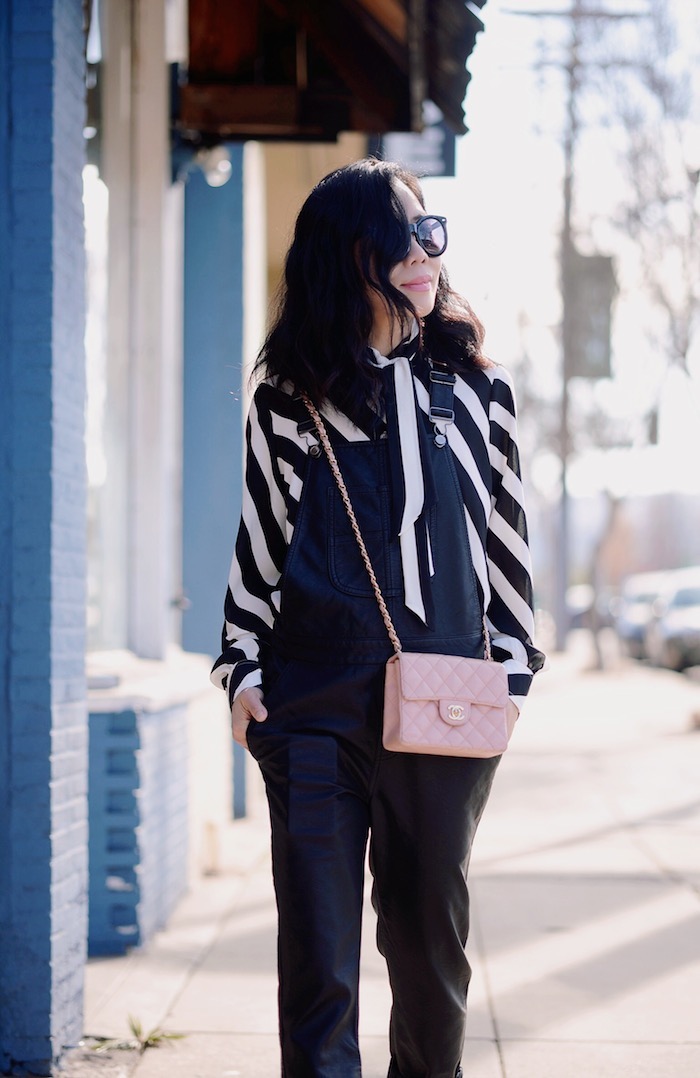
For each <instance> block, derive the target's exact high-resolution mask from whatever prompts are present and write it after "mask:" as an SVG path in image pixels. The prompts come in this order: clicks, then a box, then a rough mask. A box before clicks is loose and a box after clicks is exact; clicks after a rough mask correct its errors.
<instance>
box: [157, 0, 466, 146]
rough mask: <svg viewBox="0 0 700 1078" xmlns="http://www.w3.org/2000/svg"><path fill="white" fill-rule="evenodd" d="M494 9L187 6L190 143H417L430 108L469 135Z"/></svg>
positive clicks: (399, 2) (356, 4)
mask: <svg viewBox="0 0 700 1078" xmlns="http://www.w3.org/2000/svg"><path fill="white" fill-rule="evenodd" d="M485 3H486V0H473V2H470V3H468V4H467V3H465V2H464V0H189V62H188V66H187V71H186V76H185V79H184V81H183V82H182V84H181V86H180V90H179V95H178V97H179V100H178V104H177V111H176V118H175V122H176V126H177V128H178V130H179V131H180V134H181V136H182V137H183V138H185V139H187V140H190V141H193V142H203V143H211V142H216V141H218V140H221V139H237V138H256V139H265V138H282V139H324V140H329V139H330V140H333V139H335V138H336V137H337V135H338V133H339V132H341V131H362V132H368V133H382V132H386V131H420V130H421V128H422V111H423V102H424V101H425V100H426V99H428V100H432V101H434V102H435V104H436V105H437V106H438V107H439V108H440V109H441V111H442V113H443V115H444V117H445V120H446V122H447V124H448V125H449V126H450V128H451V129H452V130H453V131H454V132H455V133H456V134H462V133H464V132H465V131H466V130H467V128H466V125H465V122H464V110H463V101H464V97H465V94H466V89H467V83H468V82H469V78H470V76H469V72H468V71H467V68H466V63H467V60H468V58H469V56H470V54H471V52H472V50H473V48H474V43H475V40H476V35H477V34H478V32H479V31H480V30H481V29H483V24H482V22H481V19H480V18H479V15H478V9H480V8H482V7H483V6H484V4H485Z"/></svg>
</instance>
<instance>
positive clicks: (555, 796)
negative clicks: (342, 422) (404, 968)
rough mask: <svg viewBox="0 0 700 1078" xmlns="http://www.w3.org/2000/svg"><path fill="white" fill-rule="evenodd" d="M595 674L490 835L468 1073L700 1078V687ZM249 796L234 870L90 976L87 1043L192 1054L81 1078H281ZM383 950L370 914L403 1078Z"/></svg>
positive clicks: (553, 707)
mask: <svg viewBox="0 0 700 1078" xmlns="http://www.w3.org/2000/svg"><path fill="white" fill-rule="evenodd" d="M578 643H579V645H581V643H582V640H579V641H578ZM587 661H588V655H587V652H586V651H585V648H583V649H582V647H581V646H579V647H577V648H574V650H573V651H572V652H570V653H567V654H566V655H562V656H557V657H555V660H554V661H553V663H552V668H551V669H550V670H549V671H548V672H546V673H544V674H542V675H540V676H539V677H538V678H537V679H536V683H535V687H534V689H533V693H532V695H531V698H530V700H529V701H528V705H527V710H526V712H525V714H524V715H523V718H522V720H521V722H520V723H519V726H518V728H517V729H516V733H515V735H514V739H513V742H512V746H511V749H510V750H509V752H508V755H507V757H506V758H505V759H504V761H503V763H502V765H501V768H500V769H499V774H498V775H497V778H496V783H495V786H494V791H493V794H492V797H491V802H490V804H489V807H488V809H487V812H486V814H485V817H484V820H483V822H482V825H481V829H480V832H479V835H478V837H477V843H476V848H475V851H474V858H473V862H472V870H471V893H472V899H473V929H472V934H471V939H470V944H469V956H470V961H471V962H472V966H473V969H474V978H473V982H472V990H471V996H470V999H471V1005H470V1018H469V1030H468V1039H467V1043H466V1046H465V1051H464V1061H463V1063H464V1070H465V1078H550V1076H551V1078H592V1076H595V1078H621V1076H624V1078H698V1076H700V730H698V729H697V728H695V727H694V719H693V717H694V716H697V715H699V714H700V685H699V684H697V683H694V682H693V681H692V680H691V679H689V678H685V677H682V676H679V675H675V674H672V673H669V672H665V671H655V670H651V669H648V668H645V667H642V666H639V665H637V664H634V663H631V662H626V661H622V660H620V661H615V662H614V663H613V665H612V668H611V669H608V670H606V671H605V672H587V671H586V669H585V666H586V663H587ZM251 774H253V773H252V772H251ZM251 785H252V786H253V793H252V796H251V802H252V804H251V817H250V819H247V820H243V821H237V822H235V823H233V824H232V825H231V827H230V830H229V832H228V835H227V848H226V849H225V850H224V851H223V854H222V866H223V867H222V871H221V873H220V874H218V875H217V876H212V877H209V878H207V879H204V880H202V882H201V883H200V884H199V885H198V886H197V888H196V890H194V891H193V892H192V893H191V894H189V895H188V896H187V897H186V898H185V899H184V901H183V902H182V904H181V905H180V907H179V909H178V911H177V913H176V915H175V916H174V917H173V919H172V921H171V923H170V925H169V927H168V929H167V930H166V931H164V932H162V933H160V934H159V935H158V937H157V938H156V939H155V940H154V941H153V942H152V943H151V944H150V945H149V946H148V947H146V948H145V949H143V950H141V951H135V952H132V953H131V954H130V955H127V956H125V957H123V958H115V959H97V960H92V961H91V962H90V963H89V968H88V974H87V986H86V992H87V998H86V1024H85V1030H86V1035H98V1034H101V1035H109V1036H117V1037H123V1036H126V1035H127V1033H128V1028H127V1015H128V1014H133V1015H136V1016H137V1017H138V1018H139V1019H140V1020H141V1022H142V1024H143V1025H144V1027H147V1028H151V1027H154V1026H160V1027H162V1028H165V1029H167V1030H171V1031H174V1032H178V1033H186V1034H187V1036H186V1038H185V1039H184V1040H181V1041H177V1042H174V1043H173V1044H172V1045H165V1046H163V1047H160V1048H157V1049H156V1048H153V1049H149V1050H147V1051H146V1052H145V1053H144V1054H143V1055H142V1056H139V1055H138V1054H136V1053H130V1052H125V1051H123V1050H116V1051H112V1052H110V1053H106V1054H105V1055H103V1056H95V1055H94V1054H90V1053H89V1052H88V1051H87V1050H78V1051H76V1052H73V1053H72V1054H71V1055H70V1057H69V1058H67V1059H66V1063H65V1067H64V1069H63V1071H62V1072H61V1073H62V1074H64V1075H68V1076H69V1078H83V1076H85V1075H92V1074H94V1075H106V1076H108V1078H126V1076H131V1075H134V1076H135V1078H181V1076H182V1078H184V1076H185V1075H186V1076H187V1078H234V1076H235V1078H239V1076H240V1078H275V1076H277V1075H279V1062H278V1048H277V1037H276V978H275V912H274V901H273V896H272V888H271V884H270V875H269V873H270V868H269V857H268V825H267V820H266V815H265V805H264V796H263V794H262V792H261V789H260V786H259V784H258V783H257V782H251ZM373 936H374V927H373V914H372V911H371V909H369V910H367V912H366V929H365V936H364V950H363V980H362V994H361V1041H362V1051H363V1074H364V1076H365V1078H384V1076H385V1075H386V1069H387V1063H388V1049H387V1037H386V1028H387V1020H388V1012H389V992H388V987H387V984H386V974H385V970H384V965H383V961H382V959H381V958H380V956H379V955H378V954H377V952H376V950H375V948H374V943H373Z"/></svg>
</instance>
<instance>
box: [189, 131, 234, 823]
mask: <svg viewBox="0 0 700 1078" xmlns="http://www.w3.org/2000/svg"><path fill="white" fill-rule="evenodd" d="M229 150H230V154H231V164H232V173H231V178H230V179H229V181H228V183H226V184H225V185H224V186H223V187H210V186H209V185H208V184H207V182H206V180H205V179H204V176H203V174H202V173H201V172H200V171H199V170H196V171H193V172H192V173H191V174H190V176H189V178H188V181H187V188H186V193H185V300H184V303H185V326H184V367H185V372H184V414H183V423H184V431H183V457H184V460H183V480H182V482H183V491H182V502H183V523H182V554H183V570H182V571H183V588H184V592H185V595H186V596H187V598H188V600H189V603H190V606H189V608H188V609H187V610H186V611H185V613H184V615H183V619H182V644H183V647H184V648H185V649H186V650H187V651H198V652H203V653H204V654H214V653H216V652H217V651H218V647H219V631H220V627H221V624H222V622H223V602H224V593H225V589H226V581H227V579H228V571H229V565H230V562H231V555H232V553H233V544H234V540H235V535H236V529H237V527H238V518H239V516H240V512H241V490H242V471H241V467H242V465H241V460H242V449H243V429H242V401H241V390H242V385H243V373H242V364H243V147H242V146H241V145H231V146H230V147H229ZM233 796H234V805H233V813H234V816H236V817H238V816H244V815H245V750H244V749H241V748H240V747H239V746H234V775H233Z"/></svg>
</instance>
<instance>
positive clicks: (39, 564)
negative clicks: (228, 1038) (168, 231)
mask: <svg viewBox="0 0 700 1078" xmlns="http://www.w3.org/2000/svg"><path fill="white" fill-rule="evenodd" d="M82 19H83V13H82V3H81V0H33V2H32V3H31V4H27V3H25V2H24V0H9V2H6V3H4V4H2V5H0V237H1V242H2V258H1V259H0V347H1V348H2V352H3V354H2V362H1V363H0V371H1V373H0V505H1V506H2V510H1V511H0V798H1V799H2V800H1V802H0V864H2V867H3V879H2V886H1V887H0V952H1V954H0V1070H3V1071H6V1070H9V1069H10V1068H14V1069H13V1073H20V1072H21V1070H22V1068H23V1067H26V1068H28V1069H31V1071H32V1072H33V1073H35V1074H39V1075H44V1074H46V1075H48V1074H51V1073H52V1072H53V1067H54V1062H55V1060H56V1059H57V1058H58V1057H59V1056H60V1054H61V1051H62V1048H63V1046H64V1045H67V1044H71V1043H75V1042H76V1041H77V1040H78V1038H79V1036H80V1034H81V1031H82V992H83V968H84V961H85V941H86V921H87V799H86V775H87V714H86V702H85V697H86V692H85V679H84V624H85V594H84V580H85V454H84V444H83V443H84V398H85V373H84V372H85V361H84V353H83V325H84V257H83V248H84V243H83V217H82V177H81V170H82V165H83V160H84V143H83V134H82V132H83V125H84V94H85V85H84V61H83V30H82Z"/></svg>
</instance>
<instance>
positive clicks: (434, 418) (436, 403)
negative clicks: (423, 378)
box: [428, 363, 457, 449]
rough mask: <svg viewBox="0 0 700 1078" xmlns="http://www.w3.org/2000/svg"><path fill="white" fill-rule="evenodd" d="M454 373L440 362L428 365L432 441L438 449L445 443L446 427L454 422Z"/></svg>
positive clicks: (455, 379)
mask: <svg viewBox="0 0 700 1078" xmlns="http://www.w3.org/2000/svg"><path fill="white" fill-rule="evenodd" d="M456 381H457V378H456V375H454V374H452V372H451V371H449V370H448V369H447V367H446V366H445V365H444V364H442V363H431V365H430V411H429V413H428V415H429V417H430V422H431V423H432V424H433V430H434V432H435V435H434V438H433V441H434V442H435V445H436V446H437V447H438V449H442V448H443V447H444V446H445V445H447V427H448V425H449V424H450V423H454V419H455V412H454V403H455V402H454V395H455V382H456Z"/></svg>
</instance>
